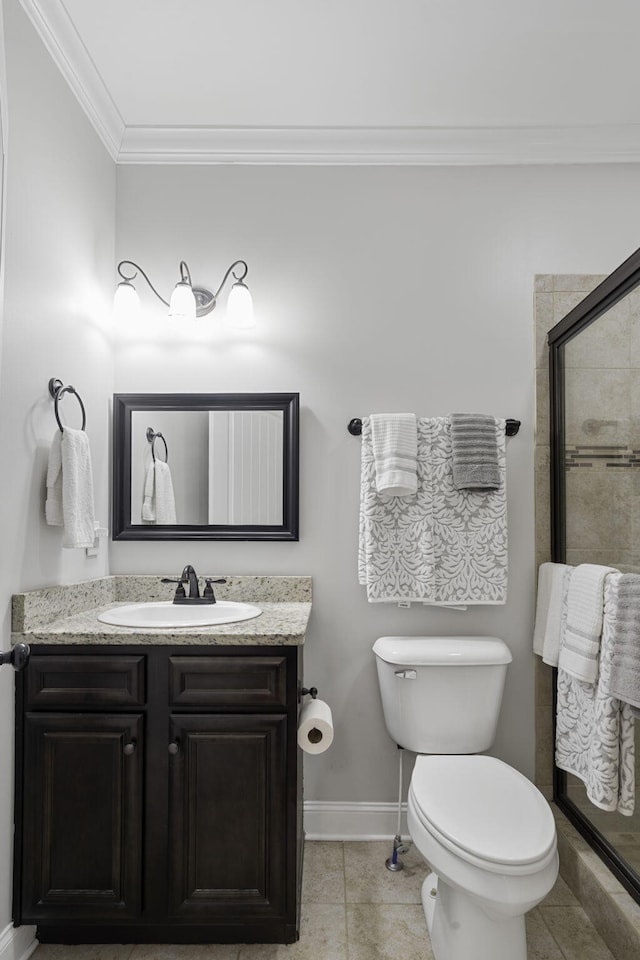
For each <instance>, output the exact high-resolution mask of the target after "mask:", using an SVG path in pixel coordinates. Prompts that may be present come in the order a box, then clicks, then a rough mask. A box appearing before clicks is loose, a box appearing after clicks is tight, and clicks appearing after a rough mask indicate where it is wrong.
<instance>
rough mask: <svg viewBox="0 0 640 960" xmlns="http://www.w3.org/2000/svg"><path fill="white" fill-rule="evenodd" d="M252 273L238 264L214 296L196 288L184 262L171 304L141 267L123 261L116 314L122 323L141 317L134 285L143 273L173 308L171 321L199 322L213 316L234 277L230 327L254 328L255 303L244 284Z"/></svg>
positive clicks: (243, 262)
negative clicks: (220, 297)
mask: <svg viewBox="0 0 640 960" xmlns="http://www.w3.org/2000/svg"><path fill="white" fill-rule="evenodd" d="M236 267H237V268H238V273H236ZM123 268H133V271H134V272H133V274H131V271H130V269H129V271H128V272H127V273H126V272H125V271H124V270H123ZM248 272H249V267H248V266H247V264H246V263H245V261H244V260H235V261H234V262H233V263H232V264H231V266H230V267H229V269H228V270H227V272H226V273H225V275H224V277H223V278H222V283H221V284H220V286H219V287H218V289H217V290H216V292H215V293H212V291H211V290H208V289H207V288H206V287H194V286H193V284H192V282H191V273H190V271H189V267H188V266H187V264H186V263H185V261H184V260H181V261H180V279H179V280H178V282H177V283H176V285H175V287H174V290H173V293H172V294H171V300H170V301H169V300H165V299H164V297H162V296H160V294H159V293H158V291H157V290H156V288H155V287H154V285H153V284H152V283H151V280H149V277H148V276H147V274H146V273H145V272H144V270H143V269H142V267H141V266H139V265H138V264H137V263H134V261H133V260H121V261H120V263H119V264H118V273H119V275H120V276H121V277H122V280H121V281H120V283H118V286H117V287H116V292H115V295H114V298H113V309H114V314H115V316H117V317H119V318H120V319H123V320H127V321H131V320H134V319H135V318H136V317H137V316H138V315H139V313H140V298H139V296H138V292H137V290H136V288H135V287H134V285H133V282H132V281H133V280H135V279H136V277H137V276H138V274H139V273H140V274H142V276H143V277H144V279H145V280H146V281H147V283H148V284H149V286H150V287H151V289H152V290H153V292H154V293H155V295H156V297H157V298H158V300H161V301H162V302H163V303H164V304H165V306H167V307H169V317H170V319H172V320H195V319H196V317H204V316H206V314H208V313H211V311H212V310H213V309H214V308H215V306H216V304H217V302H218V297H219V295H220V293H221V292H222V288H223V287H224V285H225V283H226V282H227V280H228V279H229V277H230V276H232V277H233V279H234V283H233V285H232V287H231V290H230V291H229V299H228V301H227V323H228V324H230V325H231V326H233V327H238V328H240V327H243V328H244V327H252V326H254V323H255V321H254V319H253V301H252V299H251V294H250V292H249V288H248V286H247V285H246V283H245V282H244V280H245V277H246V276H247V273H248ZM129 274H130V275H129Z"/></svg>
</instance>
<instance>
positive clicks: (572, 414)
mask: <svg viewBox="0 0 640 960" xmlns="http://www.w3.org/2000/svg"><path fill="white" fill-rule="evenodd" d="M548 342H549V351H550V386H551V473H552V488H551V531H552V557H553V560H554V561H556V562H562V563H569V564H572V565H575V564H579V563H601V564H605V565H609V566H613V567H616V568H617V569H619V570H620V571H622V572H637V573H640V250H638V251H636V252H635V253H634V254H633V255H632V256H631V257H629V259H628V260H626V261H625V262H624V263H623V264H622V265H621V266H620V267H619V268H618V269H617V270H615V271H614V272H613V273H612V274H611V275H610V276H609V277H607V278H606V280H604V281H603V282H602V283H601V284H600V285H599V286H598V287H596V289H595V290H594V291H593V292H592V293H590V294H589V295H588V296H586V297H585V299H584V300H583V301H582V302H581V303H579V304H578V305H577V306H576V307H575V308H574V309H573V310H571V311H570V312H569V313H568V314H567V315H566V316H565V317H564V318H563V319H562V320H561V321H560V322H559V323H557V324H556V326H555V327H553V328H552V329H551V331H550V332H549V335H548ZM638 643H639V644H640V637H639V638H638ZM554 672H555V671H554ZM554 715H555V707H554ZM639 724H640V721H638V720H636V721H635V726H636V734H637V732H638V731H639V730H640V725H639ZM635 763H636V790H637V791H638V796H637V798H636V809H635V812H634V813H633V815H632V816H623V815H621V814H619V813H614V812H605V811H604V810H601V809H599V808H598V807H596V806H594V805H593V804H592V803H591V802H590V800H589V799H588V798H587V795H586V788H585V786H584V784H583V783H582V781H581V780H579V779H578V778H577V777H575V776H573V774H569V773H565V772H564V771H562V770H560V769H558V768H557V767H556V768H555V771H554V799H555V801H556V803H557V804H558V806H559V807H560V808H561V810H562V811H563V812H564V813H565V815H566V816H567V817H568V818H569V820H571V822H572V823H574V825H575V826H576V827H577V829H578V830H580V832H581V833H582V834H583V836H584V837H585V838H586V839H587V840H588V841H589V843H590V844H591V846H592V847H593V848H594V849H595V850H596V851H597V852H598V853H599V854H600V856H601V857H602V858H603V859H604V860H605V862H607V863H608V864H609V866H610V868H611V869H612V870H613V872H614V873H615V874H616V876H618V878H619V879H620V880H621V882H622V883H623V884H624V885H625V887H626V888H627V889H628V890H629V892H630V893H631V894H632V896H633V897H634V898H635V899H636V900H637V901H638V902H639V903H640V776H639V772H640V745H639V749H637V750H636V761H635Z"/></svg>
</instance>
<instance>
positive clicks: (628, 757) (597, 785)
mask: <svg viewBox="0 0 640 960" xmlns="http://www.w3.org/2000/svg"><path fill="white" fill-rule="evenodd" d="M576 569H577V568H576ZM620 577H621V574H619V573H610V574H608V575H607V577H606V580H605V587H604V618H603V630H602V642H601V645H600V651H599V658H598V661H599V669H598V679H597V682H596V683H585V682H584V681H583V680H577V679H576V678H575V677H573V676H571V675H570V674H569V673H566V672H565V671H564V670H562V668H561V667H560V668H559V669H558V688H557V712H556V764H557V765H558V766H559V767H560V769H561V770H566V771H567V772H568V773H572V774H574V775H575V776H576V777H579V779H580V780H582V781H583V783H584V784H585V785H586V788H587V796H588V797H589V799H590V800H591V802H592V803H593V804H595V806H597V807H600V809H602V810H609V811H613V810H617V811H618V812H619V813H622V814H624V815H625V816H631V814H632V813H633V810H634V803H635V759H634V758H635V743H634V717H633V713H632V708H631V707H630V705H629V704H628V703H622V702H621V701H620V700H618V699H616V698H615V697H611V696H609V694H608V692H607V689H608V684H609V676H610V673H611V664H612V657H613V650H614V647H613V621H614V617H615V613H616V609H617V589H618V584H619V581H620ZM567 606H568V604H565V606H564V610H563V619H565V620H566V616H567ZM561 659H562V651H561Z"/></svg>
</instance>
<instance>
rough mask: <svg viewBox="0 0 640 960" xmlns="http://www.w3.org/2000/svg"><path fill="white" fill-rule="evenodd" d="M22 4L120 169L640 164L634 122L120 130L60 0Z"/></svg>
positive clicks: (639, 132) (106, 93) (121, 124)
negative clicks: (223, 165) (165, 166)
mask: <svg viewBox="0 0 640 960" xmlns="http://www.w3.org/2000/svg"><path fill="white" fill-rule="evenodd" d="M20 3H21V4H22V7H23V8H24V10H25V11H26V13H27V15H28V16H29V18H30V20H31V22H32V23H33V25H34V27H35V29H36V30H37V32H38V34H39V35H40V37H41V38H42V40H43V42H44V44H45V46H46V48H47V49H48V51H49V53H50V54H51V56H52V58H53V60H54V61H55V63H56V64H57V66H58V67H59V69H60V70H61V72H62V74H63V76H64V77H65V79H66V81H67V83H68V84H69V86H70V87H71V89H72V91H73V92H74V94H75V95H76V97H77V98H78V101H79V102H80V104H81V106H82V107H83V109H84V111H85V113H86V114H87V116H88V118H89V120H90V121H91V123H92V124H93V126H94V128H95V129H96V131H97V133H98V135H99V136H100V138H101V140H102V142H103V143H104V145H105V146H106V148H107V150H108V152H109V154H110V155H111V157H112V158H113V159H114V160H115V161H116V162H117V163H123V164H131V163H133V164H136V163H137V164H141V163H158V164H171V163H175V164H178V163H180V164H215V163H237V164H241V163H243V164H326V165H350V164H357V165H389V166H392V165H398V166H420V165H422V166H428V165H434V166H435V165H449V166H456V165H458V166H462V165H466V166H473V165H502V164H504V165H506V164H565V163H634V162H638V161H640V124H617V125H613V124H612V125H606V124H601V125H598V124H594V125H576V126H571V125H564V126H502V127H498V126H495V127H429V126H422V127H421V126H413V127H395V126H380V127H355V126H354V127H315V126H308V127H284V126H283V127H215V126H202V127H160V126H127V125H126V124H125V123H124V120H123V118H122V116H121V115H120V112H119V111H118V108H117V107H116V105H115V103H114V101H113V99H112V98H111V95H110V94H109V91H108V89H107V87H106V86H105V83H104V81H103V79H102V77H101V76H100V74H99V72H98V70H97V69H96V66H95V64H94V63H93V60H92V59H91V57H90V56H89V53H88V52H87V49H86V47H85V46H84V44H83V42H82V40H81V38H80V36H79V34H78V32H77V31H76V29H75V26H74V24H73V22H72V20H71V19H70V17H69V15H68V13H67V11H66V8H65V6H64V2H63V0H20Z"/></svg>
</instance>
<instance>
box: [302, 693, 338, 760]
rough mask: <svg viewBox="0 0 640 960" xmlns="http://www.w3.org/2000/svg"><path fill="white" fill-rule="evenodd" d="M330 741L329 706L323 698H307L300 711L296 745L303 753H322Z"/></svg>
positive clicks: (331, 739)
mask: <svg viewBox="0 0 640 960" xmlns="http://www.w3.org/2000/svg"><path fill="white" fill-rule="evenodd" d="M332 741H333V720H332V718H331V707H330V706H329V704H328V703H325V702H324V700H318V699H316V700H309V701H308V702H307V703H305V705H304V707H303V708H302V710H301V711H300V719H299V722H298V745H299V746H300V747H301V748H302V749H303V750H304V752H305V753H324V751H325V750H328V749H329V747H330V746H331V743H332Z"/></svg>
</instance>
